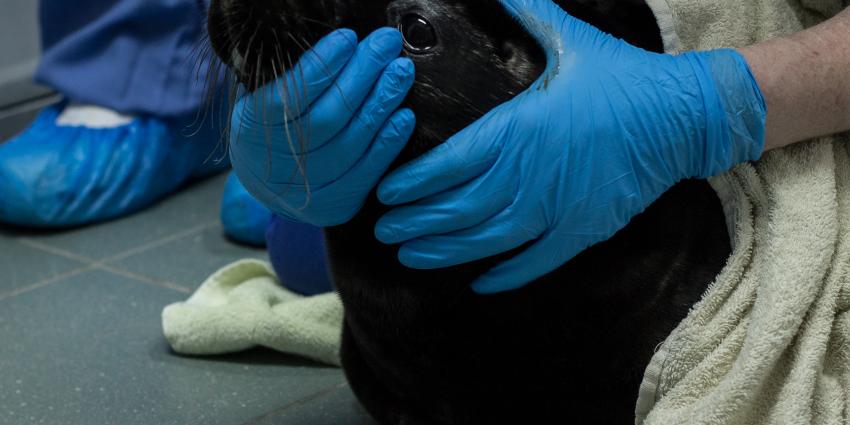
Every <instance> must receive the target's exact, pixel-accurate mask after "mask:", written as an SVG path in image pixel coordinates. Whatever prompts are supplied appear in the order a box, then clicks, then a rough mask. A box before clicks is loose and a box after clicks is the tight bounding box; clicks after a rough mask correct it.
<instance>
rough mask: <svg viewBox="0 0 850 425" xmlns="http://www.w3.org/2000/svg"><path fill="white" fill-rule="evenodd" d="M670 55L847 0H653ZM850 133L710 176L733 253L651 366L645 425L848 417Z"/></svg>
mask: <svg viewBox="0 0 850 425" xmlns="http://www.w3.org/2000/svg"><path fill="white" fill-rule="evenodd" d="M649 3H650V5H651V6H652V8H653V10H654V12H655V13H656V17H657V18H658V20H659V22H660V23H661V26H662V28H663V36H664V41H665V46H666V48H667V49H668V50H669V51H671V52H674V53H675V52H678V51H682V50H700V49H710V48H718V47H737V46H741V45H745V44H750V43H753V42H757V41H760V40H763V39H766V38H770V37H773V36H777V35H782V34H786V33H791V32H794V31H798V30H800V29H802V28H804V27H805V26H808V25H811V24H814V23H816V22H818V21H820V20H823V19H824V18H825V17H827V16H829V15H830V14H834V13H837V12H838V11H840V10H841V8H842V6H843V5H842V4H841V2H840V1H828V0H817V1H816V0H812V1H802V2H798V1H794V0H712V1H709V0H650V1H649ZM847 142H848V138H847V137H846V136H840V137H832V138H826V139H822V140H819V141H814V142H808V143H805V144H802V145H798V146H792V147H789V148H786V149H784V150H781V151H777V152H772V153H770V154H768V155H766V156H765V157H764V158H763V159H762V160H761V161H760V162H759V163H757V164H747V165H742V166H739V167H737V168H736V169H735V170H733V171H731V172H729V173H727V174H725V175H723V176H720V177H717V178H714V179H712V181H711V183H712V185H713V187H714V188H715V190H716V191H717V192H718V194H719V195H720V198H721V201H722V203H723V206H724V210H725V212H726V215H727V223H728V224H729V226H730V234H731V235H732V239H733V254H732V256H731V258H730V259H729V261H728V264H727V265H726V267H725V268H724V270H723V271H722V272H721V273H720V275H719V276H718V277H717V279H716V281H715V282H714V283H713V284H712V286H711V288H710V289H709V290H708V291H707V293H706V295H705V296H704V298H703V300H702V301H701V302H700V303H699V304H697V305H696V306H695V307H694V308H693V309H692V311H691V313H690V314H689V316H688V317H687V318H686V319H685V320H684V321H683V322H682V323H681V324H680V325H679V326H678V327H677V328H676V330H674V332H673V333H672V334H671V335H670V336H669V337H668V338H667V340H666V341H665V342H664V343H663V344H662V345H661V346H660V347H659V349H658V351H657V353H656V354H655V356H654V357H653V359H652V361H651V363H650V364H649V366H648V367H647V370H646V373H645V377H644V381H643V384H642V386H641V391H640V398H639V400H638V405H637V408H636V423H637V424H663V425H671V424H712V425H720V424H729V425H732V424H735V425H739V424H777V425H779V424H781V425H791V424H817V425H820V424H836V425H837V424H844V425H847V424H850V283H849V282H850V276H848V271H850V159H849V158H850V156H848V150H847V149H848V146H850V145H848V143H847Z"/></svg>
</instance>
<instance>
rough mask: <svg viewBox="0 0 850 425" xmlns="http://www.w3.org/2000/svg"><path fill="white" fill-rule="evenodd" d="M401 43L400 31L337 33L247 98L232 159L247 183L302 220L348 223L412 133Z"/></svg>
mask: <svg viewBox="0 0 850 425" xmlns="http://www.w3.org/2000/svg"><path fill="white" fill-rule="evenodd" d="M401 48H402V38H401V34H399V32H398V31H396V30H394V29H390V28H384V29H380V30H378V31H375V32H374V33H372V34H371V35H370V36H368V37H367V38H366V39H365V40H363V42H362V43H360V44H359V45H358V44H357V38H356V36H355V34H354V33H353V32H352V31H350V30H338V31H335V32H333V33H332V34H330V35H328V36H326V37H325V38H323V39H322V40H320V41H319V42H318V43H317V44H316V45H315V47H314V48H313V49H312V50H311V51H308V52H307V53H305V54H304V56H303V57H302V58H301V61H300V62H299V63H298V65H296V67H295V69H293V70H290V71H289V72H288V73H287V75H286V76H285V77H282V78H279V79H278V80H277V81H276V82H275V83H272V84H269V85H267V86H265V87H262V88H261V89H259V90H257V91H256V92H254V93H252V94H249V95H245V96H243V97H241V98H240V99H239V101H238V102H237V104H236V107H235V110H234V113H233V116H232V132H231V159H232V161H233V167H234V170H236V172H237V174H238V175H239V180H241V181H242V184H244V185H245V188H246V189H248V191H249V192H250V193H251V194H252V195H254V196H255V197H256V198H257V199H258V200H259V201H260V202H262V203H263V204H265V205H266V206H267V207H269V208H270V209H271V210H272V212H274V213H276V214H278V215H281V216H284V217H288V218H291V219H294V220H297V221H300V222H303V223H308V224H312V225H315V226H320V227H327V226H333V225H339V224H342V223H344V222H346V221H348V220H350V219H351V218H352V217H353V216H354V215H355V214H356V213H357V212H358V211H359V210H360V208H361V207H362V206H363V203H364V202H365V199H366V197H367V196H368V194H369V193H370V192H371V191H372V190H373V189H374V187H375V186H376V185H377V183H378V180H379V179H380V177H381V176H382V175H383V174H384V173H385V172H386V170H387V168H389V166H390V164H391V163H392V162H393V160H394V159H395V157H396V156H397V155H398V153H399V152H400V151H401V149H402V148H403V147H404V145H405V144H406V143H407V139H409V138H410V135H411V134H412V132H413V127H414V123H415V118H414V115H413V113H412V112H411V111H410V110H406V109H405V110H398V111H397V110H396V109H398V107H399V106H400V105H401V102H402V100H404V97H405V96H406V94H407V92H408V90H409V89H410V87H411V86H412V85H413V80H414V69H413V62H411V61H410V60H409V59H406V58H399V57H398V56H399V54H400V52H401Z"/></svg>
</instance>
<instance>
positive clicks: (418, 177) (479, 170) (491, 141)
mask: <svg viewBox="0 0 850 425" xmlns="http://www.w3.org/2000/svg"><path fill="white" fill-rule="evenodd" d="M510 106H511V105H510V103H507V104H503V105H501V106H499V107H497V108H496V109H494V110H492V111H490V112H489V113H488V114H487V115H485V116H484V117H483V118H481V119H479V120H478V121H476V122H474V123H472V124H471V125H470V126H469V127H466V128H465V129H463V130H461V131H460V132H459V133H457V134H456V135H454V136H452V137H451V138H449V140H447V141H446V142H445V143H443V144H441V145H439V146H437V147H435V148H434V149H432V150H430V151H429V152H427V153H426V154H425V155H422V156H421V157H419V158H417V159H415V160H414V161H411V162H410V163H407V164H405V165H403V166H401V167H399V169H397V170H395V171H393V172H392V173H391V174H390V175H389V176H387V177H386V178H385V179H384V180H383V181H382V182H381V184H380V185H379V186H378V199H380V200H381V202H383V203H384V204H386V205H400V204H407V203H410V202H414V201H416V200H419V199H422V198H425V197H427V196H431V195H434V194H437V193H440V192H442V191H445V190H447V189H450V188H452V187H455V186H459V185H461V184H463V183H466V182H467V181H469V180H471V179H474V178H476V177H478V176H480V175H482V174H484V173H485V172H487V170H489V169H490V168H491V167H493V164H495V163H496V161H497V160H498V159H499V154H500V153H501V148H500V146H501V141H502V140H503V139H506V138H507V134H506V132H507V131H508V130H509V129H510V127H511V124H510V122H511V120H510V119H509V115H510V110H511V108H510Z"/></svg>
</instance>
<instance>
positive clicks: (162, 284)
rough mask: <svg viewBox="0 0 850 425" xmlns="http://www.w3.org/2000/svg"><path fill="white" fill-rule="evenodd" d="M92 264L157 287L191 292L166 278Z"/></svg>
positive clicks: (189, 289)
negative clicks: (160, 278)
mask: <svg viewBox="0 0 850 425" xmlns="http://www.w3.org/2000/svg"><path fill="white" fill-rule="evenodd" d="M92 266H93V267H94V268H96V269H98V270H102V271H106V272H110V273H112V274H117V275H119V276H124V277H129V278H131V279H135V280H138V281H141V282H143V283H147V284H149V285H153V286H157V287H160V288H166V289H171V290H173V291H177V292H181V293H184V294H191V293H192V289H191V288H188V287H186V286H183V285H180V284H177V283H174V282H169V281H167V280H156V279H151V278H149V277H147V276H144V275H140V274H137V273H133V272H130V271H127V270H123V269H119V268H116V267H112V266H109V265H106V264H103V263H95V264H92Z"/></svg>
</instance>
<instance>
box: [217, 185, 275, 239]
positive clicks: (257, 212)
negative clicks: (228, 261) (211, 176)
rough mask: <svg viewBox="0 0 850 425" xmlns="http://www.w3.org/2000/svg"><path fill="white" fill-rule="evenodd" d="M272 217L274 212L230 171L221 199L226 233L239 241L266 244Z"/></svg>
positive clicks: (222, 220)
mask: <svg viewBox="0 0 850 425" xmlns="http://www.w3.org/2000/svg"><path fill="white" fill-rule="evenodd" d="M271 219H272V213H271V212H270V211H269V210H268V209H266V207H264V206H263V205H262V204H260V203H259V202H258V201H257V200H256V199H254V197H252V196H251V194H249V193H248V191H247V190H245V187H244V186H242V183H240V182H239V179H238V178H237V177H236V173H230V176H228V177H227V184H226V185H225V186H224V197H223V198H222V200H221V223H222V224H223V225H224V233H225V234H226V235H227V236H228V237H230V238H231V239H233V240H235V241H237V242H241V243H245V244H250V245H256V246H265V245H266V228H267V227H268V226H269V222H270V221H271Z"/></svg>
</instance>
